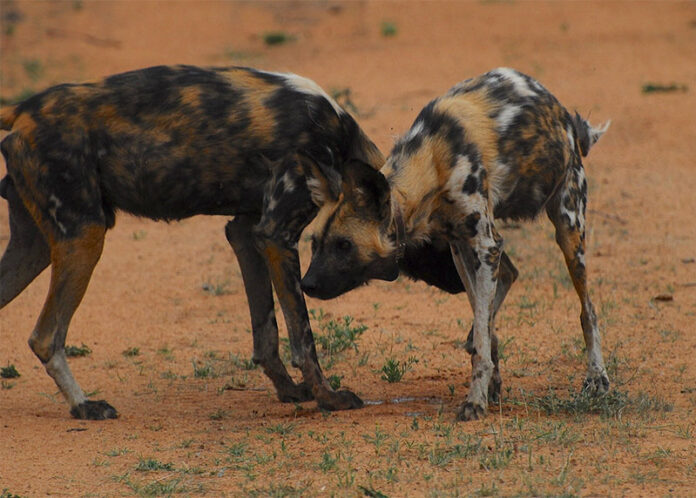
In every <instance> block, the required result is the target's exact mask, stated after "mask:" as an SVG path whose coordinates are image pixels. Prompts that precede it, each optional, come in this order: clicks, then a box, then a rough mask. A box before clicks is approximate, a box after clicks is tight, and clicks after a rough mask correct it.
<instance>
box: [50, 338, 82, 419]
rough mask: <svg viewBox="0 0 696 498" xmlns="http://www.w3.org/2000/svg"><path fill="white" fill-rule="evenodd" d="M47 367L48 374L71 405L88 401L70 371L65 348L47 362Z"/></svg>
mask: <svg viewBox="0 0 696 498" xmlns="http://www.w3.org/2000/svg"><path fill="white" fill-rule="evenodd" d="M45 367H46V372H48V375H50V376H51V377H52V378H53V380H54V381H55V382H56V384H57V385H58V387H59V388H60V390H61V392H62V393H63V395H64V396H65V399H67V400H68V403H69V404H70V406H71V407H74V406H77V405H79V404H80V403H84V402H85V401H87V397H86V396H85V393H84V392H82V389H80V386H79V385H78V384H77V382H75V378H74V377H73V375H72V373H71V372H70V367H68V361H67V358H66V357H65V350H64V349H61V350H60V351H57V352H56V353H55V354H54V355H53V356H52V357H51V359H50V360H49V361H48V363H46V365H45Z"/></svg>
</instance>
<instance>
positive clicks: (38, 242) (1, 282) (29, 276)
mask: <svg viewBox="0 0 696 498" xmlns="http://www.w3.org/2000/svg"><path fill="white" fill-rule="evenodd" d="M0 196H2V197H4V198H5V199H7V202H8V204H9V213H10V241H9V243H8V244H7V247H6V248H5V253H4V254H3V256H2V259H0V309H1V308H3V307H4V306H5V305H6V304H7V303H9V302H10V301H12V300H13V299H14V298H15V297H17V295H19V293H20V292H22V291H23V290H24V289H25V288H26V287H27V286H28V285H29V284H30V283H31V282H32V280H34V279H35V278H36V276H37V275H38V274H39V273H41V272H42V271H43V270H44V269H45V268H46V267H47V266H48V264H49V263H50V262H51V254H50V251H49V248H48V244H46V240H45V239H44V236H43V235H42V234H41V232H40V231H39V228H38V227H37V226H36V223H35V222H34V220H33V218H32V217H31V215H30V214H29V212H28V211H27V209H26V207H24V203H23V202H22V200H21V199H20V197H19V194H18V193H17V190H16V189H15V186H14V184H13V183H12V179H11V178H10V177H9V176H7V177H5V178H4V179H3V180H2V182H0Z"/></svg>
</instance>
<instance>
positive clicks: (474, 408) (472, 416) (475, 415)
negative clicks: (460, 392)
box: [457, 401, 486, 422]
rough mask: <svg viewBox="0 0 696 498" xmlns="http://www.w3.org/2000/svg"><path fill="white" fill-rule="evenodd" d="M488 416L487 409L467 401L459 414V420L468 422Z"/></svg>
mask: <svg viewBox="0 0 696 498" xmlns="http://www.w3.org/2000/svg"><path fill="white" fill-rule="evenodd" d="M485 416H486V408H485V407H483V406H481V405H479V404H477V403H472V402H471V401H467V402H466V403H464V404H463V405H462V406H461V407H460V408H459V411H458V412H457V420H462V421H464V422H468V421H470V420H479V419H482V418H483V417H485Z"/></svg>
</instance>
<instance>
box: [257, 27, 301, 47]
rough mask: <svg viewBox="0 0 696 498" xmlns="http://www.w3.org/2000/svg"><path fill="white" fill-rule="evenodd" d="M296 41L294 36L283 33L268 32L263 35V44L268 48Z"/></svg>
mask: <svg viewBox="0 0 696 498" xmlns="http://www.w3.org/2000/svg"><path fill="white" fill-rule="evenodd" d="M296 39H297V37H296V36H295V35H291V34H289V33H286V32H285V31H269V32H267V33H264V34H263V42H264V43H265V44H266V45H268V46H269V47H272V46H276V45H284V44H286V43H288V42H291V41H295V40H296Z"/></svg>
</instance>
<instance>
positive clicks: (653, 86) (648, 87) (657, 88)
mask: <svg viewBox="0 0 696 498" xmlns="http://www.w3.org/2000/svg"><path fill="white" fill-rule="evenodd" d="M688 89H689V87H688V86H686V85H683V84H677V83H670V84H669V85H665V84H662V83H645V84H644V85H643V87H642V88H641V90H642V92H643V93H672V92H686V91H687V90H688Z"/></svg>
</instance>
